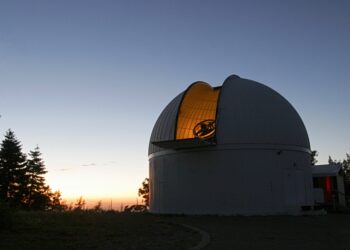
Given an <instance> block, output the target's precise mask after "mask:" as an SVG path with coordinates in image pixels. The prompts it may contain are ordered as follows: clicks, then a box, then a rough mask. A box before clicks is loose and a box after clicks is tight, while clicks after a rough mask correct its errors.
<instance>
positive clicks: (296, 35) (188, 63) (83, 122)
mask: <svg viewBox="0 0 350 250" xmlns="http://www.w3.org/2000/svg"><path fill="white" fill-rule="evenodd" d="M349 13H350V2H349V1H345V0H344V1H323V0H317V1H316V0H315V1H312V0H311V1H277V0H276V1H259V0H257V1H247V0H242V1H220V0H219V1H204V0H201V1H199V0H196V1H161V0H159V1H152V0H150V1H141V0H140V1H112V0H110V1H98V0H95V1H89V0H84V1H83V0H81V1H72V0H70V1H35V0H29V1H24V0H23V1H16V0H8V1H7V0H3V1H1V2H0V114H1V115H2V117H1V118H0V134H1V140H2V139H3V134H4V133H5V131H6V130H7V129H9V128H11V129H12V130H13V131H14V132H15V134H16V136H17V138H18V139H19V140H20V141H21V142H22V144H23V150H24V152H26V153H27V152H29V150H31V149H33V148H34V147H35V146H36V145H39V147H40V148H41V151H42V153H43V158H44V160H45V163H46V167H47V170H48V171H49V172H48V174H47V182H48V184H49V185H50V186H51V187H52V188H53V189H59V190H61V192H62V194H63V196H64V197H65V198H76V197H79V196H80V195H83V196H84V197H86V198H87V199H111V198H114V199H118V200H127V199H129V200H132V201H134V200H135V198H136V197H137V189H138V187H139V186H140V184H141V182H142V180H143V179H144V178H145V177H147V176H148V156H147V149H148V142H149V136H150V133H151V130H152V127H153V125H154V123H155V121H156V119H157V117H158V115H159V114H160V112H161V111H162V109H163V108H164V107H165V105H166V104H167V103H168V102H169V101H170V100H171V99H172V98H173V97H175V96H176V95H177V94H178V93H180V92H181V91H183V90H184V89H186V87H187V86H188V85H189V84H191V83H192V82H194V81H197V80H203V81H206V82H208V83H210V84H212V85H214V86H216V85H221V84H222V82H223V81H224V80H225V78H226V77H227V76H229V75H230V74H237V75H239V76H241V77H244V78H249V79H253V80H256V81H259V82H262V83H264V84H266V85H268V86H269V87H271V88H273V89H275V90H276V91H278V92H279V93H281V94H282V95H283V96H284V97H285V98H287V99H288V100H289V101H290V102H291V103H292V105H293V106H294V107H295V108H296V110H297V111H298V112H299V114H300V115H301V117H302V119H303V121H304V123H305V126H306V128H307V130H308V133H309V137H310V142H311V146H312V149H313V150H317V151H318V152H319V158H318V160H319V163H326V162H327V159H328V156H329V155H331V156H332V157H333V158H335V159H342V158H344V157H345V153H346V152H350V115H349V114H350V111H349V108H350V97H349V96H350V15H349Z"/></svg>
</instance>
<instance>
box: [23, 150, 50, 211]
mask: <svg viewBox="0 0 350 250" xmlns="http://www.w3.org/2000/svg"><path fill="white" fill-rule="evenodd" d="M29 157H30V158H29V160H28V161H27V166H26V176H27V183H26V191H27V201H26V206H27V208H31V209H36V210H42V209H46V207H47V205H48V204H49V202H50V195H51V193H50V187H49V186H47V185H46V184H45V177H44V176H43V175H44V174H46V173H47V171H46V169H45V163H44V161H43V159H42V158H41V153H40V149H39V147H38V146H36V147H35V149H34V150H33V151H30V152H29Z"/></svg>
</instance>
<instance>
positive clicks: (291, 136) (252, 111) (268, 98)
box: [149, 75, 310, 155]
mask: <svg viewBox="0 0 350 250" xmlns="http://www.w3.org/2000/svg"><path fill="white" fill-rule="evenodd" d="M204 84H206V83H204V82H195V83H193V84H192V85H191V86H190V87H189V88H188V89H187V90H186V91H184V92H182V93H181V94H179V95H178V96H177V97H175V98H174V99H173V100H172V101H171V102H170V103H169V104H168V106H167V107H166V108H165V109H164V110H163V112H162V113H161V115H160V116H159V118H158V120H157V122H156V124H155V126H154V128H153V131H152V135H151V139H150V146H149V155H151V154H153V153H156V152H159V151H162V150H166V149H169V143H168V144H166V143H163V144H162V142H176V141H177V138H176V130H177V124H178V119H179V113H180V112H179V111H180V109H181V105H182V103H183V102H184V99H185V97H186V96H189V95H190V94H189V93H190V92H191V90H192V89H193V88H194V87H195V86H197V85H204ZM206 85H207V84H206ZM208 86H209V85H208ZM207 88H208V87H207ZM212 90H219V92H220V93H219V96H218V98H217V107H216V109H217V110H216V114H215V122H216V131H215V132H216V133H215V138H214V141H215V143H213V144H211V145H212V146H219V145H231V146H235V147H239V148H240V147H243V148H245V147H259V148H261V147H263V148H264V147H274V148H279V147H280V148H285V147H289V149H291V148H294V149H295V150H300V151H304V152H309V151H310V143H309V138H308V135H307V132H306V129H305V126H304V124H303V122H302V120H301V118H300V116H299V115H298V113H297V112H296V111H295V109H294V108H293V106H292V105H291V104H290V103H289V102H288V101H287V100H286V99H285V98H283V97H282V96H281V95H280V94H278V93H277V92H276V91H274V90H273V89H271V88H269V87H267V86H265V85H263V84H261V83H258V82H255V81H251V80H247V79H243V78H240V77H238V76H236V75H232V76H230V77H228V78H227V79H226V80H225V81H224V83H223V85H222V86H221V87H216V88H212ZM202 96H203V95H201V98H202ZM192 126H193V125H192ZM162 145H165V147H163V146H162ZM197 146H199V145H197V144H195V143H192V144H190V145H187V146H186V147H187V148H188V147H197ZM174 148H176V149H177V150H179V149H181V145H180V146H174V147H172V149H174Z"/></svg>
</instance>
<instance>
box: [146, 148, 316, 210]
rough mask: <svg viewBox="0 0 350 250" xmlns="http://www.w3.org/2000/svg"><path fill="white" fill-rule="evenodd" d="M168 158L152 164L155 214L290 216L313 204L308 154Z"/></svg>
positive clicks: (212, 153)
mask: <svg viewBox="0 0 350 250" xmlns="http://www.w3.org/2000/svg"><path fill="white" fill-rule="evenodd" d="M169 152H170V151H168V152H162V154H159V155H158V156H155V155H153V157H152V156H151V158H150V180H151V191H150V192H151V194H150V196H151V198H150V211H151V212H153V213H164V214H224V215H264V214H289V213H298V212H299V211H300V208H301V206H311V205H312V204H313V197H312V178H311V169H309V168H308V166H309V164H308V163H309V155H308V154H307V153H304V152H297V151H282V152H281V151H280V150H275V149H264V150H258V149H243V150H232V149H231V150H224V149H219V148H215V149H210V148H207V149H203V148H202V149H200V150H182V151H173V153H169ZM278 152H279V153H278Z"/></svg>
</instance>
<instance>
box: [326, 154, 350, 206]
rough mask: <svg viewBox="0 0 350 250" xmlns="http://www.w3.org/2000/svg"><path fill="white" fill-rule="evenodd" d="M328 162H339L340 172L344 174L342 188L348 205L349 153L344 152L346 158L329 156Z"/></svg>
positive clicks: (349, 200)
mask: <svg viewBox="0 0 350 250" xmlns="http://www.w3.org/2000/svg"><path fill="white" fill-rule="evenodd" d="M328 163H329V164H340V165H341V169H342V174H343V176H344V188H345V195H346V200H347V203H348V206H350V154H346V158H345V159H343V160H342V161H341V160H334V159H332V157H331V156H329V157H328Z"/></svg>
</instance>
